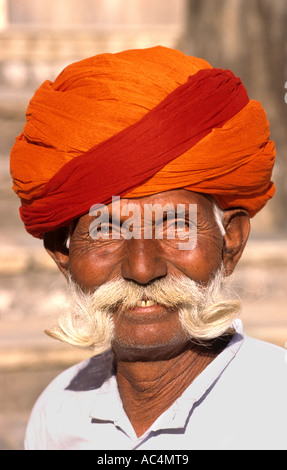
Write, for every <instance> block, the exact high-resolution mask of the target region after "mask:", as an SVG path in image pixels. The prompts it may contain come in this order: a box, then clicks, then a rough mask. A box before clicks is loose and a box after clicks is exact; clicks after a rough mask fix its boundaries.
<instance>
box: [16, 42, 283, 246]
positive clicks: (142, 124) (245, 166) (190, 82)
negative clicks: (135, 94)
mask: <svg viewBox="0 0 287 470" xmlns="http://www.w3.org/2000/svg"><path fill="white" fill-rule="evenodd" d="M159 49H160V50H161V51H162V52H163V55H165V54H167V56H168V55H173V54H176V58H177V59H178V58H179V56H178V54H179V53H178V52H177V51H170V50H166V49H163V48H154V49H153V50H151V51H153V53H159ZM122 54H124V53H122ZM142 54H143V55H144V54H146V51H143V52H142ZM180 54H181V53H180ZM130 55H131V57H132V58H133V60H134V59H135V58H136V59H137V60H139V57H140V56H141V51H137V54H136V51H130V52H129V51H127V57H128V58H129V60H131V59H130ZM138 56H139V57H138ZM99 57H100V56H99ZM120 57H123V56H122V55H120ZM180 57H181V59H182V57H185V58H186V56H183V55H180ZM188 59H189V60H190V61H192V58H188ZM185 60H186V59H185ZM195 60H198V59H195ZM83 62H84V61H83ZM131 63H132V61H131ZM80 64H81V63H79V64H78V70H77V73H75V72H74V77H71V76H70V75H69V74H68V76H67V78H66V80H63V81H62V83H61V86H60V90H61V91H62V95H63V94H65V95H68V93H69V86H70V84H71V83H72V84H73V86H74V84H75V83H77V78H76V77H78V75H79V73H83V71H82V70H81V66H80ZM196 65H197V68H199V67H198V64H196ZM200 65H204V67H203V68H202V69H201V70H193V71H192V72H193V74H192V76H190V77H189V78H188V79H187V81H185V82H184V83H183V84H179V85H178V86H177V87H176V88H175V89H174V90H172V91H171V92H169V93H167V94H166V96H165V97H164V98H163V99H161V100H160V101H159V103H158V104H157V105H155V106H152V108H151V110H147V111H145V113H144V115H143V117H141V118H140V119H139V120H137V121H135V122H133V123H132V124H131V125H129V126H126V127H124V128H123V129H122V130H120V131H119V132H117V133H116V134H115V135H112V136H111V137H109V138H108V139H105V140H104V141H102V142H99V143H97V144H96V145H94V146H93V147H92V148H91V149H89V150H88V151H86V152H83V153H82V154H80V155H79V154H78V155H75V156H74V158H70V159H69V160H68V161H66V162H65V161H64V162H62V165H61V166H60V168H59V169H57V170H56V171H54V174H53V176H52V177H51V178H50V179H49V180H48V181H47V182H46V183H45V184H44V185H42V186H41V184H38V185H37V182H36V184H34V186H33V187H32V189H30V188H29V184H28V185H27V187H26V190H25V185H24V184H22V185H21V182H20V183H19V181H20V179H19V178H18V179H17V168H16V170H15V162H14V181H16V183H15V186H18V187H19V188H18V192H19V193H20V196H21V198H22V207H21V210H20V212H21V217H22V219H23V221H24V223H25V226H26V229H27V231H28V232H29V233H31V234H32V235H34V236H38V237H41V236H42V234H43V233H45V232H48V231H51V230H55V229H57V228H59V227H62V226H65V225H67V224H68V223H69V222H70V221H71V220H73V219H75V218H77V217H79V216H80V215H83V214H84V213H87V212H88V211H89V209H90V207H91V206H92V205H93V204H96V203H103V204H108V203H109V202H111V199H112V196H121V197H122V196H127V197H140V196H144V195H147V194H153V193H156V192H161V191H166V190H169V189H175V188H180V187H181V188H182V187H184V188H186V189H190V190H194V191H197V192H202V193H208V194H211V195H213V197H215V199H216V200H217V202H218V203H219V205H220V206H221V207H223V208H228V207H235V206H238V205H239V206H242V207H245V208H246V209H247V210H249V212H250V214H251V216H252V215H254V214H255V213H256V212H257V211H258V210H260V209H261V208H262V207H263V205H264V204H265V203H266V202H267V200H268V199H269V198H270V197H271V196H272V195H273V193H274V186H273V183H271V182H270V177H271V171H272V167H273V163H274V158H275V150H274V145H273V143H272V142H270V141H269V125H268V121H267V119H266V115H265V112H264V111H263V109H262V108H261V105H260V104H259V103H256V102H254V101H249V98H248V96H247V93H246V90H245V88H244V87H243V85H242V83H241V81H240V80H239V79H238V78H236V77H235V76H234V75H233V74H232V72H230V71H224V70H221V69H214V68H210V66H209V65H208V64H207V65H206V63H205V64H200ZM154 66H155V67H156V64H155V65H154ZM160 67H161V73H164V68H162V67H163V64H162V63H161V64H160ZM110 68H111V69H113V67H112V66H111V67H110ZM106 73H107V74H108V76H109V78H110V76H111V73H112V72H111V71H110V70H109V68H108V67H107V68H106ZM173 73H174V72H173ZM64 75H65V71H64ZM66 75H67V72H66ZM62 79H63V77H62ZM113 79H114V81H117V76H114V77H113ZM140 79H141V77H139V80H140ZM103 83H106V82H105V80H104V81H102V82H101V81H100V79H99V80H98V81H97V80H96V81H95V82H94V83H93V87H94V88H96V89H97V90H99V93H100V92H101V87H102V86H103ZM89 86H90V83H89V82H87V83H86V88H87V90H86V92H87V93H88V88H89ZM124 86H125V87H126V88H128V87H129V84H128V83H127V84H125V85H124ZM58 91H59V90H58ZM74 93H75V94H76V100H77V87H75V88H73V93H71V96H70V99H71V100H73V97H74ZM93 93H94V91H93ZM146 93H148V90H146ZM58 94H59V93H58ZM105 95H106V96H107V95H109V91H108V92H107V91H105ZM151 95H153V93H151ZM44 97H45V99H46V95H45V93H44ZM37 99H38V100H39V96H37ZM40 99H41V96H40ZM59 99H60V101H61V100H63V97H62V96H60V97H59ZM65 99H66V100H69V96H66V97H65ZM95 101H96V98H95ZM43 104H44V105H45V106H47V108H49V102H47V103H43ZM67 106H69V103H68V104H67ZM123 106H124V105H123ZM80 111H81V113H80V115H79V118H78V119H79V125H82V123H81V122H80V121H81V118H82V117H83V118H84V119H85V113H84V110H80ZM54 112H55V113H56V115H58V114H61V109H58V110H57V111H56V110H55V111H54ZM111 118H112V116H111ZM30 119H32V121H33V114H32V115H31V117H30ZM99 119H101V116H99ZM88 122H89V119H87V123H85V124H86V125H87V126H88ZM30 124H31V123H30ZM36 124H37V121H36ZM103 124H106V123H105V122H104V123H103ZM47 125H48V124H47ZM44 131H45V132H47V133H49V129H48V130H47V129H46V128H45V129H44ZM42 132H43V131H42ZM34 134H35V131H34ZM36 134H37V131H36ZM37 138H38V142H35V141H34V142H33V141H31V138H29V137H28V135H26V136H25V138H24V137H23V136H21V137H20V139H18V142H16V144H15V146H14V157H15V155H16V157H17V152H18V151H19V149H18V148H17V145H19V146H20V147H21V148H22V151H23V144H24V148H25V146H28V147H29V146H30V147H31V146H32V145H33V146H35V144H36V145H38V146H40V147H39V149H40V150H41V151H42V150H43V146H44V148H45V146H47V143H46V141H45V143H44V144H43V142H41V138H42V136H41V135H39V133H38V135H37ZM51 140H53V138H51ZM51 147H52V148H51ZM34 148H35V147H34ZM27 151H28V149H27ZM50 151H54V153H55V154H57V152H58V149H57V148H55V149H54V148H53V146H52V145H50V147H49V152H50ZM12 154H13V150H12ZM60 156H61V154H60V155H59V157H60ZM12 157H13V155H12ZM51 163H52V162H51ZM27 164H28V165H33V162H31V161H30V162H29V159H28V158H27ZM12 166H13V165H11V167H12ZM16 166H17V165H16ZM56 166H57V165H56ZM12 173H13V170H12ZM16 190H17V189H16Z"/></svg>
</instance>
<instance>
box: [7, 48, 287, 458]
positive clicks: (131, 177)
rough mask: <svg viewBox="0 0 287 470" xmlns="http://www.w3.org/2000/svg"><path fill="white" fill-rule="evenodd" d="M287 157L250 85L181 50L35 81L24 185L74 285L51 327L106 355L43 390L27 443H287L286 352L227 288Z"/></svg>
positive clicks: (38, 228) (17, 178)
mask: <svg viewBox="0 0 287 470" xmlns="http://www.w3.org/2000/svg"><path fill="white" fill-rule="evenodd" d="M274 159H275V150H274V144H273V142H272V141H270V140H269V124H268V121H267V119H266V115H265V112H264V111H263V109H262V107H261V105H260V103H258V102H255V101H253V100H250V99H249V98H248V96H247V93H246V90H245V88H244V87H243V85H242V83H241V81H240V79H238V78H236V77H235V76H234V75H233V74H232V72H230V71H226V70H221V69H215V68H212V67H211V65H210V64H208V63H207V62H205V61H203V60H201V59H197V58H194V57H187V56H185V55H184V54H183V53H181V52H179V51H175V50H171V49H168V48H164V47H155V48H151V49H143V50H131V51H125V52H122V53H118V54H102V55H99V56H96V57H93V58H90V59H86V60H83V61H81V62H78V63H75V64H72V65H71V66H69V67H67V68H66V69H65V70H64V71H63V72H62V73H61V74H60V75H59V76H58V77H57V78H56V80H55V82H54V83H51V82H48V81H47V82H45V83H44V84H43V85H42V86H41V87H40V88H39V89H38V90H37V91H36V93H35V95H34V97H33V98H32V100H31V102H30V104H29V107H28V110H27V122H26V126H25V128H24V130H23V133H22V134H21V135H20V136H19V137H18V138H17V140H16V143H15V145H14V147H13V149H12V152H11V173H12V177H13V181H14V190H15V191H16V193H17V194H18V195H19V197H20V198H21V201H22V207H21V210H20V211H21V217H22V219H23V221H24V224H25V227H26V229H27V231H28V232H29V233H30V234H32V235H33V236H36V237H40V238H43V240H44V245H45V248H46V249H47V251H48V252H49V254H50V255H51V256H52V258H53V259H54V261H55V262H56V264H57V265H58V267H59V269H60V270H61V271H62V273H63V274H64V275H65V276H66V278H67V280H68V285H69V296H70V305H69V307H68V309H67V311H65V312H63V314H62V315H61V316H60V318H59V323H58V325H57V326H56V327H55V328H53V329H51V330H50V331H49V334H50V335H51V336H54V337H56V338H58V339H61V340H64V341H66V342H68V343H71V344H73V345H76V346H84V347H92V348H93V349H94V354H95V356H94V357H93V358H91V359H90V360H88V361H85V362H83V363H81V364H79V365H76V366H74V367H72V368H71V369H69V370H67V371H65V372H64V373H63V374H61V375H60V376H59V377H58V378H56V379H55V380H54V381H53V382H52V384H50V386H49V387H48V388H47V389H46V390H45V391H44V393H43V394H42V396H41V397H40V398H39V400H38V401H37V403H36V405H35V407H34V410H33V412H32V416H31V419H30V422H29V425H28V429H27V435H26V448H27V449H141V450H146V449H236V448H239V449H248V448H250V449H253V448H254V449H256V448H260V449H267V448H276V449H277V448H287V436H286V423H287V405H286V396H287V365H286V355H285V351H284V350H283V349H281V348H278V347H276V346H273V345H269V344H265V343H263V342H260V341H257V340H255V339H252V338H249V337H246V336H245V334H244V332H243V330H242V326H241V323H240V321H239V320H238V319H237V317H238V312H239V302H238V301H237V300H232V299H230V298H226V297H225V296H222V289H223V284H224V279H225V278H226V277H228V276H229V275H230V274H231V273H232V272H233V270H234V268H235V266H236V264H237V262H238V260H239V258H240V256H241V254H242V252H243V250H244V247H245V244H246V242H247V238H248V235H249V228H250V227H249V219H250V217H253V216H254V215H255V214H256V213H257V212H258V211H259V210H261V209H262V208H263V206H264V205H265V204H266V202H267V201H268V199H269V198H271V197H272V196H273V194H274V185H273V183H272V181H271V173H272V168H273V164H274Z"/></svg>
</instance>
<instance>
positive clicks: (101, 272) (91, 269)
mask: <svg viewBox="0 0 287 470" xmlns="http://www.w3.org/2000/svg"><path fill="white" fill-rule="evenodd" d="M116 269H117V257H116V256H115V253H111V252H110V251H109V250H104V249H101V250H96V249H85V250H81V251H80V250H78V249H77V248H73V247H72V248H71V249H70V261H69V270H70V273H71V275H72V276H73V279H74V280H75V282H76V283H77V284H79V286H80V287H81V288H82V289H83V290H84V291H88V290H91V289H94V288H95V287H97V286H100V285H102V284H104V283H105V282H107V281H109V280H110V279H112V277H114V276H115V271H116Z"/></svg>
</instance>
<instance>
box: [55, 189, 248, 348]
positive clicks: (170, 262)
mask: <svg viewBox="0 0 287 470" xmlns="http://www.w3.org/2000/svg"><path fill="white" fill-rule="evenodd" d="M127 202H131V203H132V204H135V205H136V208H137V211H136V212H137V214H140V215H141V216H140V220H138V224H139V226H140V227H141V230H142V236H141V237H140V238H130V239H129V238H128V237H119V238H113V237H112V236H110V237H107V238H106V237H99V238H98V239H96V237H95V236H91V235H92V233H91V223H92V221H93V219H92V217H91V216H90V215H89V214H87V215H84V216H83V217H81V218H80V219H79V221H78V223H77V225H76V227H75V229H74V231H73V233H72V235H71V239H70V248H69V255H65V254H63V253H62V254H61V256H60V258H61V259H60V262H61V266H62V269H63V270H64V271H65V270H69V272H70V274H71V275H72V278H73V280H74V281H75V282H76V283H77V284H78V285H79V286H80V287H81V289H82V290H83V291H85V292H90V291H93V290H94V289H95V288H97V287H99V286H101V285H103V284H105V283H107V282H109V281H113V280H114V279H118V278H123V279H125V280H127V281H132V282H133V283H135V284H137V285H143V286H146V285H150V284H152V283H153V282H154V281H156V280H159V279H164V278H166V277H167V276H168V275H173V276H175V277H180V276H182V275H185V276H187V277H188V278H190V279H192V280H193V281H195V282H196V283H199V284H204V285H205V284H207V283H208V282H209V281H210V279H211V278H212V277H213V276H214V274H215V273H216V272H217V271H218V269H219V268H220V267H221V265H222V264H223V265H224V268H225V272H226V274H227V275H228V274H230V273H231V272H232V270H233V268H234V266H235V264H236V262H237V260H238V259H239V257H240V255H241V252H242V250H243V247H244V245H245V242H246V240H247V237H248V232H249V222H247V221H248V217H247V216H246V213H244V211H241V212H240V211H230V212H228V213H227V214H226V215H225V221H224V225H225V228H226V236H225V237H223V235H222V232H221V230H220V227H219V225H218V223H217V221H216V219H215V216H214V207H213V203H212V201H211V200H210V199H208V198H207V197H205V196H203V195H201V194H197V193H194V192H190V191H186V190H174V191H169V192H164V193H159V194H155V195H152V196H149V197H144V198H139V199H133V200H129V201H127V200H125V199H122V200H121V207H120V206H118V212H117V216H118V218H121V223H124V222H125V221H126V220H127V215H125V216H122V215H121V212H123V211H121V208H122V207H123V205H125V204H127ZM147 204H153V205H155V204H160V205H161V206H162V207H163V206H166V205H167V204H169V205H173V206H174V207H175V208H176V207H177V205H178V204H181V205H182V206H181V207H185V208H186V211H185V220H184V223H185V227H189V229H190V223H191V222H190V220H189V215H190V214H189V211H188V208H189V207H190V205H194V204H195V205H196V207H197V240H196V244H195V246H194V247H193V248H192V249H179V243H181V247H183V243H182V239H179V238H178V234H177V233H175V236H174V237H172V238H168V237H167V236H166V235H165V234H166V233H167V227H166V226H167V223H168V221H167V220H165V219H164V222H163V225H162V238H157V237H156V236H155V232H153V237H152V238H149V239H147V238H145V237H144V208H145V207H147ZM183 205H184V206H183ZM109 210H110V213H111V215H112V205H110V206H109ZM240 214H241V215H240ZM180 218H181V227H183V221H182V214H181V215H180ZM153 222H154V223H156V220H154V219H153ZM169 222H170V221H169ZM193 222H194V221H193ZM133 228H134V227H133ZM105 230H106V231H107V230H109V228H108V227H105ZM110 230H112V227H111V226H110ZM105 233H106V232H105ZM187 247H188V245H187ZM53 256H54V257H55V253H54V255H53ZM65 256H66V258H65ZM58 262H59V255H58ZM142 300H143V302H142V303H138V304H137V305H136V306H135V307H133V308H130V309H128V311H125V312H120V311H115V312H113V319H114V344H115V345H116V346H117V347H118V349H119V350H120V349H123V350H124V349H125V348H126V347H129V345H131V344H136V345H137V346H138V347H139V348H141V349H149V348H153V350H154V351H155V348H159V349H163V348H169V349H170V348H171V349H177V348H182V347H183V346H184V345H185V344H186V343H187V342H188V339H187V337H186V335H185V333H184V332H183V329H182V325H181V323H180V320H179V314H178V311H176V310H174V309H169V308H166V307H164V306H162V305H161V304H154V303H153V302H148V299H142Z"/></svg>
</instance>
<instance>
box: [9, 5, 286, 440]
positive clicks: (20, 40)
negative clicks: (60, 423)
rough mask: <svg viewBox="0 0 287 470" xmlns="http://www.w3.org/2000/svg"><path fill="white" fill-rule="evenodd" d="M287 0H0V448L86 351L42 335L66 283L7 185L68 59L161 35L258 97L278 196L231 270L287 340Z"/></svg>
mask: <svg viewBox="0 0 287 470" xmlns="http://www.w3.org/2000/svg"><path fill="white" fill-rule="evenodd" d="M286 36H287V2H286V0H275V1H274V0H49V1H47V0H0V198H1V204H0V216H1V230H0V449H21V448H22V447H23V435H24V429H25V425H26V422H27V419H28V416H29V412H30V410H31V406H32V404H33V403H34V400H35V399H36V397H37V395H38V394H39V393H40V391H41V390H42V389H43V388H44V386H45V385H46V384H47V383H48V382H49V381H50V380H51V378H52V377H54V376H55V375H56V373H58V372H59V371H61V370H62V369H63V368H65V367H67V366H69V365H70V364H72V363H74V362H76V361H78V360H81V358H83V357H87V355H89V354H90V353H84V352H81V351H78V350H73V349H71V348H69V347H65V346H64V345H61V344H60V343H57V342H55V341H52V340H50V339H48V338H47V337H45V335H44V334H43V330H44V328H45V327H47V326H48V325H49V323H50V321H51V318H52V317H53V316H54V315H55V314H56V313H57V311H58V310H59V309H60V308H61V306H62V305H63V302H64V299H65V283H64V280H63V279H62V277H61V276H60V274H58V273H57V271H56V268H55V267H54V266H53V264H52V261H50V259H49V257H48V255H47V254H46V253H45V252H44V250H43V248H42V243H41V242H40V241H39V240H34V239H33V238H32V237H31V236H29V235H28V234H26V232H25V230H24V228H23V226H22V223H21V221H20V220H19V216H18V207H19V202H18V200H17V198H16V196H15V195H14V194H13V192H12V190H11V181H10V176H9V152H10V148H11V146H12V145H13V142H14V139H15V137H16V136H17V135H18V134H19V133H20V132H21V130H22V128H23V125H24V122H25V110H26V107H27V105H28V102H29V99H30V98H31V96H32V94H33V92H34V91H35V89H36V88H37V87H38V86H39V85H40V84H41V83H42V82H43V81H44V80H46V79H49V80H53V79H54V78H55V76H56V75H57V74H58V73H59V72H60V71H61V70H62V69H63V67H65V66H66V65H67V64H69V63H71V62H73V61H76V60H80V59H82V58H85V57H88V56H91V55H95V54H98V53H101V52H117V51H120V50H123V49H128V48H142V47H150V46H154V45H157V44H162V45H165V46H168V47H176V48H179V49H181V50H183V51H184V52H186V53H188V54H190V55H195V56H201V57H204V58H205V59H207V60H208V61H210V62H211V63H212V65H213V66H215V67H224V68H230V69H232V70H233V71H234V72H235V73H236V74H237V75H239V76H240V77H241V78H242V80H243V82H244V84H245V86H246V87H247V90H248V92H249V95H250V97H252V98H255V99H259V100H260V101H262V103H263V105H264V107H265V108H266V111H267V115H268V117H269V120H270V123H271V132H272V137H273V138H274V140H276V145H277V153H278V156H277V163H276V167H275V171H274V180H275V183H276V185H277V193H276V196H275V198H274V199H273V200H272V201H271V202H269V203H268V205H267V206H266V208H264V210H263V211H262V212H261V214H259V215H258V216H257V217H256V218H255V219H254V221H252V235H251V238H250V241H249V244H248V247H247V249H246V251H245V254H244V256H243V258H242V260H241V262H240V264H239V266H238V269H237V271H236V273H235V275H234V276H233V277H232V280H231V287H232V289H234V290H235V291H236V292H237V293H238V294H239V295H240V296H241V298H242V300H243V305H244V309H243V312H242V318H243V320H244V324H245V329H246V331H247V332H248V333H249V334H252V335H254V336H256V337H258V338H261V339H264V340H267V341H272V342H274V343H276V344H279V345H280V346H284V344H285V343H286V341H287V319H286V314H285V311H286V301H287V289H286V287H287V285H286V279H287V243H286V230H287V218H286V215H287V214H286V204H285V203H286V196H287V178H286V176H287V156H286V148H287V146H286V144H287V142H286V140H287V132H286V121H287V119H286V118H287V116H286V112H287V103H286V101H287V97H286V100H285V95H286V93H287V60H286V56H287V44H286Z"/></svg>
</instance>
